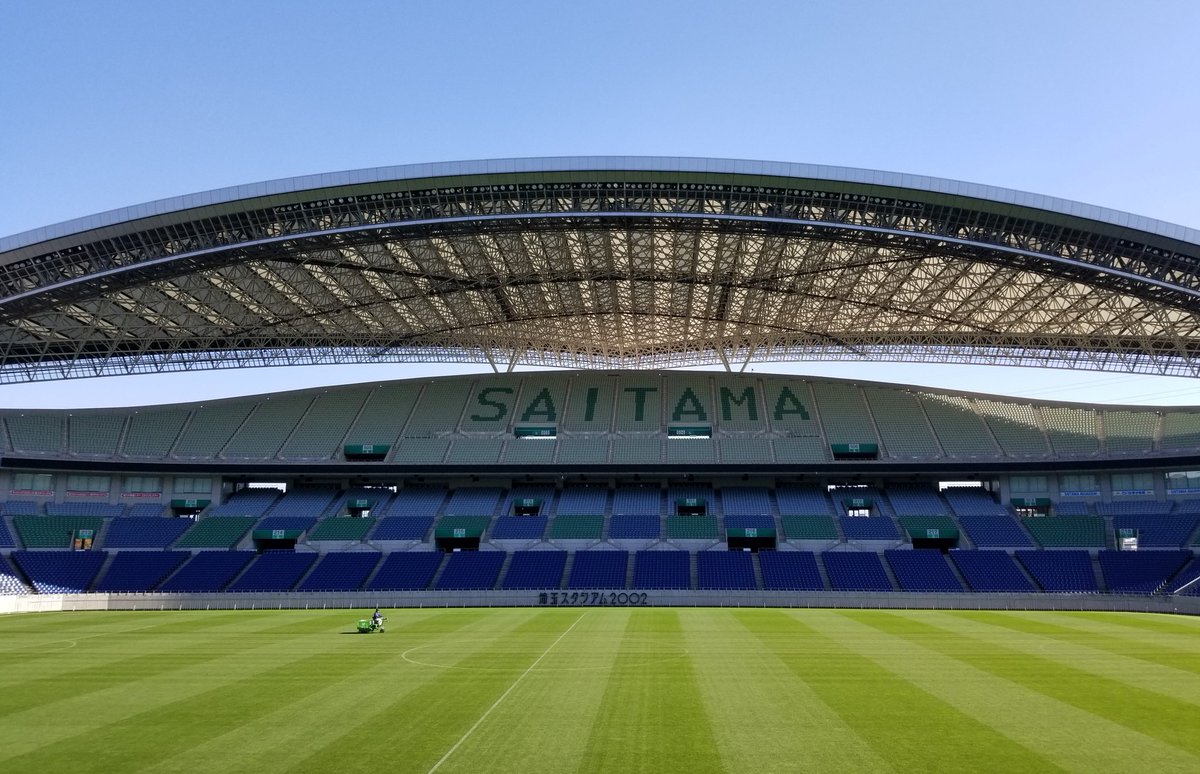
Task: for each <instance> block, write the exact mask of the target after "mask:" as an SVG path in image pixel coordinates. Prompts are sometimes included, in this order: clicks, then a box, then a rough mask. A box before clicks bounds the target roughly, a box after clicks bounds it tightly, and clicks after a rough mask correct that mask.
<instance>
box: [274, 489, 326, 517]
mask: <svg viewBox="0 0 1200 774" xmlns="http://www.w3.org/2000/svg"><path fill="white" fill-rule="evenodd" d="M337 496H338V490H337V489H334V488H332V487H300V488H295V489H289V490H288V491H287V492H286V493H285V494H284V495H283V497H280V498H279V499H278V500H276V501H275V504H274V505H272V506H271V509H270V510H269V511H267V514H268V515H270V516H305V517H308V518H312V519H316V518H317V517H319V516H324V515H325V514H326V513H328V512H329V510H330V508H331V506H332V505H333V503H334V502H335V501H336V500H337Z"/></svg>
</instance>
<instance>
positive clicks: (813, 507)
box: [775, 484, 835, 516]
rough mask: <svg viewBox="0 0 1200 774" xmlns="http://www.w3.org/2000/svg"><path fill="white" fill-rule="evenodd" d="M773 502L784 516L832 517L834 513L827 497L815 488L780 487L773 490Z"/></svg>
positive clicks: (789, 485) (823, 492) (821, 490)
mask: <svg viewBox="0 0 1200 774" xmlns="http://www.w3.org/2000/svg"><path fill="white" fill-rule="evenodd" d="M775 500H776V502H778V503H779V512H780V513H781V514H783V515H784V516H826V515H828V516H832V515H834V513H835V511H834V510H833V507H832V504H831V503H830V501H829V495H828V494H827V493H826V492H825V490H823V489H818V488H816V487H811V486H795V485H791V484H788V485H784V486H780V487H777V488H776V489H775Z"/></svg>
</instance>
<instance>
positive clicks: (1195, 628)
mask: <svg viewBox="0 0 1200 774" xmlns="http://www.w3.org/2000/svg"><path fill="white" fill-rule="evenodd" d="M1072 616H1073V617H1075V618H1082V619H1090V620H1093V621H1096V622H1098V623H1105V624H1108V625H1110V626H1114V627H1129V628H1133V629H1142V630H1153V631H1158V632H1162V633H1163V634H1178V635H1181V636H1184V637H1194V636H1196V635H1200V616H1195V615H1169V614H1166V613H1110V612H1103V611H1095V610H1088V611H1077V612H1074V613H1073V614H1072Z"/></svg>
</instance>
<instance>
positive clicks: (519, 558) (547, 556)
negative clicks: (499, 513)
mask: <svg viewBox="0 0 1200 774" xmlns="http://www.w3.org/2000/svg"><path fill="white" fill-rule="evenodd" d="M520 518H527V517H520ZM566 563H567V552H566V551H516V552H514V553H513V555H512V562H511V563H509V565H508V572H506V573H505V574H504V581H503V583H501V584H500V588H504V589H557V588H559V587H560V586H561V585H562V577H563V568H564V567H565V566H566Z"/></svg>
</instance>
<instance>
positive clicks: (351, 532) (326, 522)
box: [308, 516, 375, 542]
mask: <svg viewBox="0 0 1200 774" xmlns="http://www.w3.org/2000/svg"><path fill="white" fill-rule="evenodd" d="M374 526H375V519H370V518H353V517H349V516H333V517H330V518H328V519H322V520H321V521H319V522H317V526H316V527H314V528H313V530H312V532H310V533H309V535H308V539H309V541H310V542H313V541H322V540H339V541H342V540H362V539H364V538H366V536H367V535H368V533H370V531H371V528H372V527H374Z"/></svg>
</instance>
